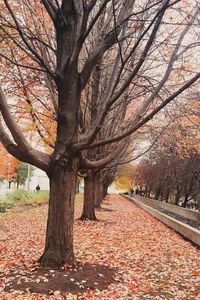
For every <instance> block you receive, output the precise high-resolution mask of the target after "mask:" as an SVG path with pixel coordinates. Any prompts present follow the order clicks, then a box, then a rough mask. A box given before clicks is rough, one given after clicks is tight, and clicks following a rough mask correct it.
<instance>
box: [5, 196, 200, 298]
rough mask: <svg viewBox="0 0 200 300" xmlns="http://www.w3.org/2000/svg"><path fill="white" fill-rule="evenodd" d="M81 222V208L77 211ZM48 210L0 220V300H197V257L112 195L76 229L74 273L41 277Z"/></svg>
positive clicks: (199, 278)
mask: <svg viewBox="0 0 200 300" xmlns="http://www.w3.org/2000/svg"><path fill="white" fill-rule="evenodd" d="M76 214H77V217H78V216H79V215H80V205H79V206H78V209H77V212H76ZM46 215H47V208H46V207H45V206H43V207H37V208H33V209H29V210H25V211H23V212H21V211H19V212H17V211H15V210H13V211H11V212H9V213H6V214H1V215H0V231H1V233H0V239H1V243H0V254H1V256H0V286H1V287H0V299H20V300H21V299H35V300H37V299H68V300H69V299H70V300H72V299H74V300H75V299H80V300H81V299H82V300H84V299H92V300H95V299H101V300H111V299H118V300H128V299H131V300H134V299H135V300H137V299H138V300H142V299H153V300H159V299H176V300H184V299H185V300H186V299H187V300H188V299H189V300H193V299H194V300H196V299H200V276H199V270H200V252H199V251H198V250H197V249H196V248H195V247H193V246H192V245H191V244H190V243H189V242H187V241H185V240H183V239H182V238H181V237H180V236H179V235H178V234H176V233H175V232H174V231H173V230H171V229H169V228H168V227H166V226H165V225H163V224H162V223H160V222H159V221H157V220H156V219H154V218H153V217H152V216H150V215H148V214H147V213H146V212H144V211H142V210H141V209H140V208H138V207H136V206H135V205H133V204H132V203H130V202H128V201H127V200H126V199H124V198H122V197H120V196H118V195H113V196H109V197H108V198H107V200H106V202H105V203H104V209H102V210H100V211H98V213H97V216H98V219H99V221H98V222H90V221H83V222H81V221H78V220H76V221H75V229H74V231H75V254H76V258H77V261H78V264H77V266H76V267H74V268H71V269H67V270H60V271H54V270H44V271H42V270H40V269H38V267H37V266H34V264H33V263H34V261H36V260H37V258H38V257H39V256H40V255H41V253H42V251H43V247H44V236H45V225H46Z"/></svg>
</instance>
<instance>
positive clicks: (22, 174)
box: [15, 163, 33, 188]
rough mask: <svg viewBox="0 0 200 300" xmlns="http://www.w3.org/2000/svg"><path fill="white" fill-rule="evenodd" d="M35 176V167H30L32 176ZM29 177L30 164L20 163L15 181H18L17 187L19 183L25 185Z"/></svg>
mask: <svg viewBox="0 0 200 300" xmlns="http://www.w3.org/2000/svg"><path fill="white" fill-rule="evenodd" d="M32 176H33V167H31V168H30V177H32ZM27 178H28V164H25V163H20V164H19V165H18V167H17V175H16V178H15V181H16V183H17V188H18V187H19V185H24V184H25V182H26V180H27Z"/></svg>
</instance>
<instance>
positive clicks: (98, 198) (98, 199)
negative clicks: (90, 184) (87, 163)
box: [94, 175, 104, 208]
mask: <svg viewBox="0 0 200 300" xmlns="http://www.w3.org/2000/svg"><path fill="white" fill-rule="evenodd" d="M94 188H95V207H96V208H100V207H101V203H102V201H103V199H104V193H103V185H102V182H101V177H100V175H97V176H96V180H95V185H94Z"/></svg>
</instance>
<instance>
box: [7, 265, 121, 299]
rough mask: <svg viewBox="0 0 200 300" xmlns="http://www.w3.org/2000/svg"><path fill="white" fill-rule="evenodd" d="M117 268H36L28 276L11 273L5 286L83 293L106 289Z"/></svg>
mask: <svg viewBox="0 0 200 300" xmlns="http://www.w3.org/2000/svg"><path fill="white" fill-rule="evenodd" d="M116 272H117V269H114V268H109V267H107V266H104V265H89V264H85V265H83V266H78V267H76V268H71V269H66V270H44V269H36V270H34V271H32V272H30V273H28V274H26V276H19V274H16V273H15V274H9V275H10V276H9V277H10V278H12V280H11V281H9V283H8V284H7V286H6V287H5V291H6V292H8V293H9V292H11V291H13V290H20V291H28V290H29V291H30V292H31V293H40V294H46V295H52V294H54V292H55V291H60V293H61V294H66V293H72V294H78V293H79V294H81V293H83V292H85V291H86V290H95V289H98V290H100V291H102V290H105V289H107V288H108V286H109V285H110V284H111V283H114V282H115V279H114V277H115V273H116Z"/></svg>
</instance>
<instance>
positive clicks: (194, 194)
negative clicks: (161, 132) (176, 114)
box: [133, 126, 200, 207]
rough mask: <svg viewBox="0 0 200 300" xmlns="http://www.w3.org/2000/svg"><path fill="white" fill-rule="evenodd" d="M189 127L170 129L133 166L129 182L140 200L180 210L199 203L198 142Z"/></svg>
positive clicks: (194, 131) (193, 131)
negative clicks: (134, 185) (135, 189)
mask: <svg viewBox="0 0 200 300" xmlns="http://www.w3.org/2000/svg"><path fill="white" fill-rule="evenodd" d="M191 127H192V126H191ZM191 127H190V128H186V127H185V128H182V127H181V128H180V127H179V128H178V129H177V128H176V127H175V126H173V127H171V128H170V129H169V131H168V132H167V134H165V136H164V137H162V139H160V140H159V143H158V144H157V145H156V146H155V147H154V148H153V149H152V150H151V151H150V152H149V153H148V157H147V158H146V159H143V160H141V162H140V163H139V164H138V165H137V167H136V168H135V172H134V175H133V178H134V179H133V180H134V182H135V184H136V185H137V186H138V187H139V188H140V190H142V191H143V194H144V196H147V197H154V198H155V199H159V200H161V201H166V202H170V203H172V204H175V205H182V206H183V207H186V206H187V203H188V201H190V200H193V201H194V202H200V153H199V143H200V139H199V136H198V134H197V135H196V132H197V131H196V129H194V128H193V127H192V128H191Z"/></svg>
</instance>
